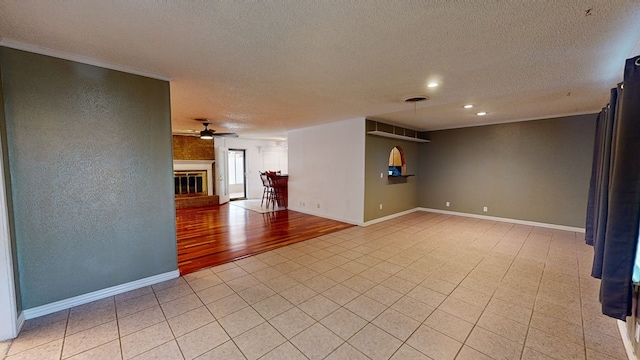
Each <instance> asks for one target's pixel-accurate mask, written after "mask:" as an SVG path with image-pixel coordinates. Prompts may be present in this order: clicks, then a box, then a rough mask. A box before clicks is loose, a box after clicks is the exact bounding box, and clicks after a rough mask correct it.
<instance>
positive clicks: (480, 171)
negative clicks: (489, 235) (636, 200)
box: [418, 114, 596, 228]
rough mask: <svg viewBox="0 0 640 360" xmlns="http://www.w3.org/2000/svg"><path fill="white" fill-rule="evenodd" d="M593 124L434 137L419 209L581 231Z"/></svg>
mask: <svg viewBox="0 0 640 360" xmlns="http://www.w3.org/2000/svg"><path fill="white" fill-rule="evenodd" d="M595 124H596V114H593V115H580V116H571V117H563V118H556V119H545V120H536V121H524V122H516V123H509V124H500V125H490V126H478V127H470V128H461V129H452V130H442V131H433V132H430V133H429V138H430V139H431V143H428V144H424V145H422V146H421V148H420V159H421V161H420V169H419V174H420V176H419V177H418V187H419V189H418V194H419V200H418V205H419V206H420V207H424V208H432V209H440V210H450V211H457V212H463V213H469V214H480V215H488V216H497V217H503V218H511V219H519V220H527V221H535V222H542V223H549V224H558V225H565V226H574V227H580V228H583V227H584V225H585V223H584V222H585V216H586V205H587V194H588V190H589V180H590V174H591V161H592V154H593V142H594V137H595ZM447 201H450V202H451V206H450V207H446V206H445V202H447ZM484 206H487V207H488V210H489V211H488V212H483V211H482V209H483V207H484Z"/></svg>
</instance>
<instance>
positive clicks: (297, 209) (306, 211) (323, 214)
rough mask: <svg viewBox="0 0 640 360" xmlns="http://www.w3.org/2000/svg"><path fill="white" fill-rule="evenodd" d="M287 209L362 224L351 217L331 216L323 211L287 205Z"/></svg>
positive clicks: (352, 223)
mask: <svg viewBox="0 0 640 360" xmlns="http://www.w3.org/2000/svg"><path fill="white" fill-rule="evenodd" d="M287 210H291V211H297V212H301V213H303V214H309V215H313V216H318V217H322V218H325V219H331V220H335V221H340V222H343V223H347V224H351V225H362V224H363V223H362V221H354V220H352V219H345V218H341V217H337V216H331V215H329V214H325V213H319V212H314V211H310V210H308V209H306V208H300V207H294V206H289V207H287Z"/></svg>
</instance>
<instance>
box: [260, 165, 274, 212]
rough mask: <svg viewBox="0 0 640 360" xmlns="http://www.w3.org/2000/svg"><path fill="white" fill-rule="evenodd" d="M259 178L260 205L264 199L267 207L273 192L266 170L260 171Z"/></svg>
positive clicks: (271, 199)
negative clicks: (260, 181) (260, 189)
mask: <svg viewBox="0 0 640 360" xmlns="http://www.w3.org/2000/svg"><path fill="white" fill-rule="evenodd" d="M260 180H262V187H263V188H262V201H261V202H260V207H262V205H263V204H264V202H265V200H266V201H267V208H269V203H270V202H273V197H274V192H273V187H272V186H271V182H270V181H269V177H268V176H267V173H266V172H261V173H260Z"/></svg>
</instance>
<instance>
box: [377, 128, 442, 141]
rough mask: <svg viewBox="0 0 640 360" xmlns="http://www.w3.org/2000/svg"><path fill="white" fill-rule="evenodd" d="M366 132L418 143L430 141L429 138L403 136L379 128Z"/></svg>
mask: <svg viewBox="0 0 640 360" xmlns="http://www.w3.org/2000/svg"><path fill="white" fill-rule="evenodd" d="M367 134H370V135H376V136H382V137H388V138H392V139H400V140H407V141H413V142H418V143H428V142H431V140H427V139H420V138H418V137H410V136H404V135H398V134H391V133H388V132H384V131H379V130H373V131H367Z"/></svg>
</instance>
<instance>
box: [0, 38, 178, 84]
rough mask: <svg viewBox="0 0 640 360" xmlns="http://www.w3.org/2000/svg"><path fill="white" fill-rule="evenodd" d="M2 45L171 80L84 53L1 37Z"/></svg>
mask: <svg viewBox="0 0 640 360" xmlns="http://www.w3.org/2000/svg"><path fill="white" fill-rule="evenodd" d="M0 46H4V47H8V48H11V49H16V50H22V51H28V52H32V53H36V54H40V55H46V56H52V57H55V58H59V59H64V60H70V61H75V62H79V63H83V64H87V65H93V66H98V67H102V68H106V69H111V70H116V71H122V72H126V73H129V74H134V75H140V76H144V77H148V78H152V79H157V80H163V81H171V77H170V76H167V75H162V74H155V73H152V72H148V71H144V70H140V69H136V68H132V67H128V66H125V65H118V64H112V63H110V62H107V61H103V60H99V59H94V58H90V57H87V56H82V55H78V54H71V53H68V52H64V51H60V50H54V49H49V48H46V47H42V46H38V45H32V44H27V43H23V42H19V41H15V40H10V39H3V38H0Z"/></svg>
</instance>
